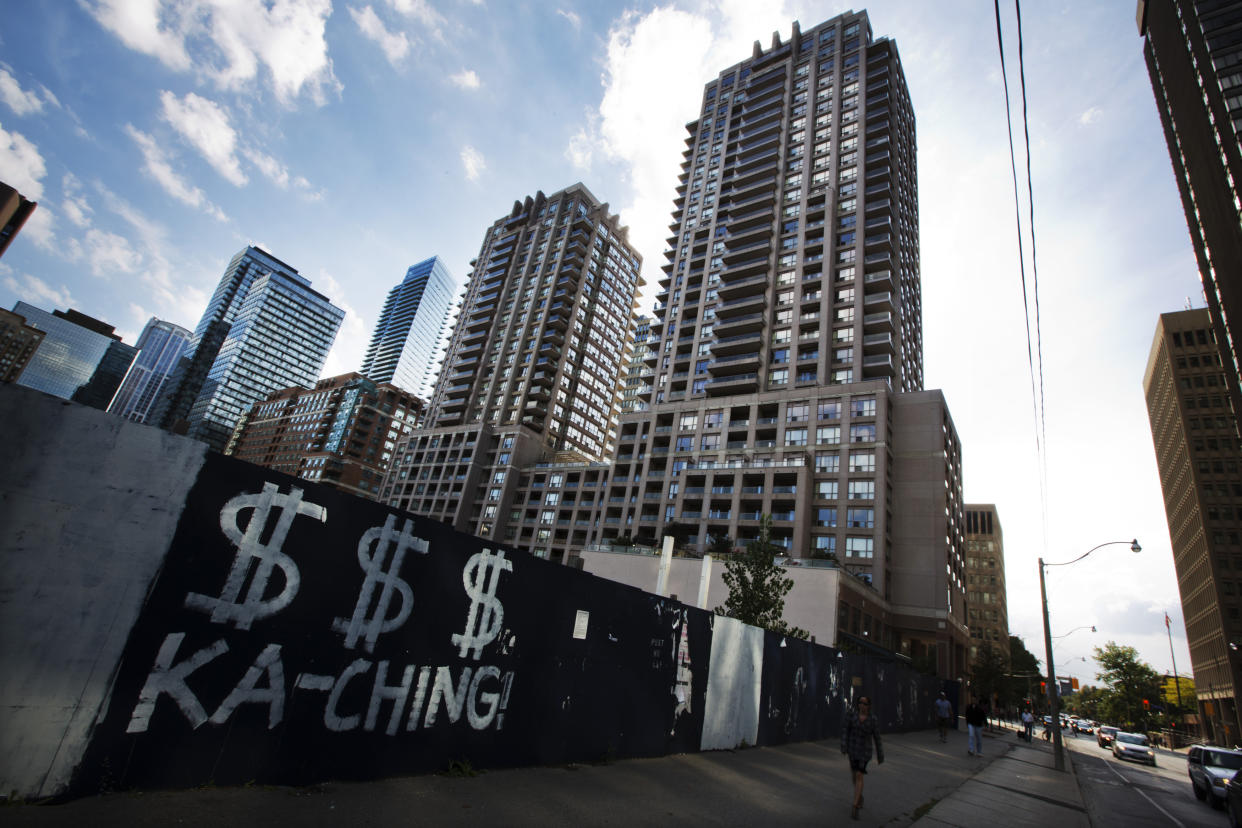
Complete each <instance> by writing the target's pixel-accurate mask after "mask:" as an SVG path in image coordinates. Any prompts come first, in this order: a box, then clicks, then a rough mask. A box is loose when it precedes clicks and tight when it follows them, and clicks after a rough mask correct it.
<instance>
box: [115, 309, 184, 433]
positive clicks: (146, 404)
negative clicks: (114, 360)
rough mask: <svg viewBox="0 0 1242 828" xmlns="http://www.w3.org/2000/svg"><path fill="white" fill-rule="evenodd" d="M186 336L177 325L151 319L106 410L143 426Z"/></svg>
mask: <svg viewBox="0 0 1242 828" xmlns="http://www.w3.org/2000/svg"><path fill="white" fill-rule="evenodd" d="M190 336H191V334H190V332H189V331H187V330H186V329H185V328H183V327H181V326H180V325H174V324H173V323H171V322H165V321H163V320H162V319H156V318H155V317H154V316H153V317H151V319H150V321H148V322H147V326H146V327H145V328H143V330H142V334H141V335H140V336H139V337H138V356H137V357H136V358H135V359H134V362H133V364H132V365H130V366H129V371H128V372H127V373H126V374H125V379H124V380H122V382H121V386H120V388H118V389H117V392H116V395H115V396H114V397H113V398H112V402H111V403H110V404H109V405H108V410H109V411H111V412H112V413H114V414H119V415H121V416H122V417H124V418H125V419H127V420H133V421H134V422H136V423H145V422H146V421H147V416H148V415H149V414H150V413H151V408H152V406H153V405H154V404H155V402H156V400H158V399H159V396H160V392H161V391H162V390H163V388H164V384H165V383H166V382H167V381H168V377H169V375H170V374H171V373H172V371H173V369H175V368H176V367H177V361H178V360H179V359H180V358H181V353H182V351H184V350H185V346H186V343H187V342H189V341H190Z"/></svg>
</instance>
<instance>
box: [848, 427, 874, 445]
mask: <svg viewBox="0 0 1242 828" xmlns="http://www.w3.org/2000/svg"><path fill="white" fill-rule="evenodd" d="M850 442H851V443H874V442H875V424H874V423H866V424H863V425H852V426H850Z"/></svg>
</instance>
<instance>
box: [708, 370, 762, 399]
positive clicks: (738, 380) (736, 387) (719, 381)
mask: <svg viewBox="0 0 1242 828" xmlns="http://www.w3.org/2000/svg"><path fill="white" fill-rule="evenodd" d="M758 390H759V375H758V374H737V375H734V376H728V377H713V378H712V379H711V380H709V381H708V383H707V394H708V396H710V397H718V396H722V395H724V394H746V393H753V392H755V391H758Z"/></svg>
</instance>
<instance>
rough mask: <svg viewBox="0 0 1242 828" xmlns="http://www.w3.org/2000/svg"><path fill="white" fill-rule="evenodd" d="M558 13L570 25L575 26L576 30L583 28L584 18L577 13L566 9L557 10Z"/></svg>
mask: <svg viewBox="0 0 1242 828" xmlns="http://www.w3.org/2000/svg"><path fill="white" fill-rule="evenodd" d="M556 13H557V14H559V15H560V16H561V17H563V18H565V19H566V20H568V21H569V25H571V26H573V27H574V29H581V28H582V18H581V17H579V16H578V13H577V12H574V11H568V10H566V9H557V10H556Z"/></svg>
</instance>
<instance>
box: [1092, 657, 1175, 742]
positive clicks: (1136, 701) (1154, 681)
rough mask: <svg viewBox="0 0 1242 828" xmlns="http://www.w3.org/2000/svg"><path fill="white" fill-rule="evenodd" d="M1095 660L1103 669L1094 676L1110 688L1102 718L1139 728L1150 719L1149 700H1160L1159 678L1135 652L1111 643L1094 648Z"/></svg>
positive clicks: (1143, 726)
mask: <svg viewBox="0 0 1242 828" xmlns="http://www.w3.org/2000/svg"><path fill="white" fill-rule="evenodd" d="M1095 660H1096V661H1097V662H1099V664H1100V667H1101V668H1103V669H1101V671H1100V672H1099V673H1096V678H1098V679H1101V680H1102V681H1103V682H1104V683H1105V684H1107V685H1108V688H1109V697H1108V698H1107V699H1106V712H1105V715H1106V716H1108V717H1109V718H1111V719H1112V720H1113V721H1115V722H1117V723H1119V724H1124V725H1125V726H1126V727H1136V726H1137V727H1142V728H1143V729H1144V730H1145V729H1146V727H1145V726H1146V724H1147V722H1148V718H1149V716H1150V712H1149V708H1148V707H1147V706H1144V704H1143V701H1144V700H1147V701H1148V703H1149V704H1150V702H1151V700H1152V699H1159V698H1160V684H1161V678H1160V674H1159V673H1157V672H1156V671H1155V670H1153V669H1152V667H1151V665H1150V664H1147V663H1146V662H1143V661H1139V658H1138V650H1136V649H1134V648H1133V647H1124V646H1122V645H1120V644H1117V643H1116V642H1114V641H1110V642H1108V643H1107V644H1105V645H1104V646H1103V647H1096V648H1095Z"/></svg>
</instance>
